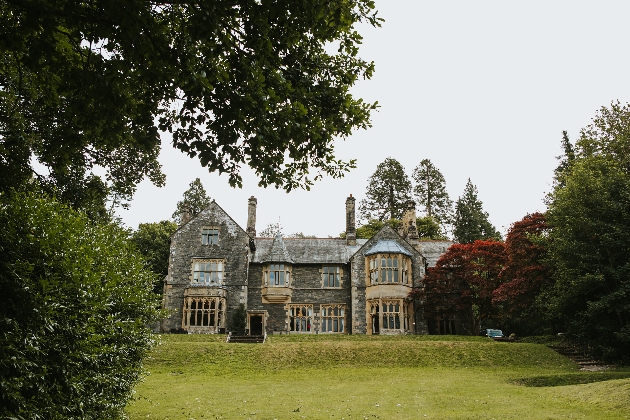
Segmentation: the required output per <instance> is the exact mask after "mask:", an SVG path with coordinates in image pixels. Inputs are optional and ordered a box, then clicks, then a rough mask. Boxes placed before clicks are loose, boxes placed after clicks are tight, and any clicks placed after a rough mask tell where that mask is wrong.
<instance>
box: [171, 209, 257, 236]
mask: <svg viewBox="0 0 630 420" xmlns="http://www.w3.org/2000/svg"><path fill="white" fill-rule="evenodd" d="M217 210H218V211H219V212H220V213H222V214H223V215H224V216H225V217H226V218H227V219H229V220H230V221H232V223H234V225H235V226H236V227H237V228H238V229H240V230H241V231H242V232H243V233H245V234H246V235H247V232H246V231H245V229H243V228H242V227H241V225H239V224H238V223H236V221H235V220H234V219H233V218H232V216H230V215H229V214H228V213H227V212H226V211H225V210H223V208H222V207H221V206H220V205H219V203H217V202H216V200H214V199H212V201H211V202H210V204H208V206H207V207H206V208H204V209H203V210H201V211H200V212H199V214H197V215H196V216H194V217H191V218H190V220H188V221H187V222H186V223H184V224H182V225H180V226H178V227H177V229H176V230H175V232H173V234H172V235H171V238H173V237H174V236H175V234H177V233H178V232H180V231H181V230H185V229H184V228H185V227H186V226H187V225H188V224H190V223H191V222H192V221H194V220H196V219H199V218H204V217H206V216H207V212H211V213H212V212H213V211H217Z"/></svg>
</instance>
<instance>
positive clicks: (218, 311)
mask: <svg viewBox="0 0 630 420" xmlns="http://www.w3.org/2000/svg"><path fill="white" fill-rule="evenodd" d="M256 206H257V200H256V198H254V197H251V198H250V199H249V203H248V216H247V227H246V229H243V228H241V227H240V226H239V225H238V224H237V223H236V222H235V221H234V220H233V219H232V218H231V217H230V216H229V215H228V214H227V213H226V212H225V211H224V210H223V209H222V208H221V207H220V206H219V205H218V204H217V203H216V202H215V201H212V203H211V204H210V206H208V208H206V209H205V210H204V211H202V212H201V213H200V214H199V215H197V216H196V217H194V218H189V217H184V218H183V219H184V220H183V223H182V225H181V226H180V227H179V229H178V230H177V231H176V232H175V233H174V234H173V236H172V238H171V251H170V259H169V269H168V275H167V276H166V278H165V280H164V297H163V306H164V307H165V308H166V309H169V310H170V311H171V315H170V316H169V317H168V318H167V319H165V320H164V321H162V323H161V325H160V330H161V331H162V332H175V331H180V332H181V331H182V330H184V331H186V332H188V333H204V334H205V333H210V334H212V333H223V332H225V331H229V330H230V327H231V319H232V318H231V317H232V316H233V314H234V312H235V311H236V310H237V308H238V307H239V305H240V304H243V305H244V307H245V308H246V310H247V324H246V333H248V334H251V335H262V334H264V333H267V334H284V333H304V334H427V333H429V332H431V333H435V332H438V333H439V332H441V331H442V330H443V327H444V322H445V321H444V320H426V319H424V317H423V314H422V308H421V307H418V306H419V305H418V304H417V303H416V304H415V305H416V306H414V302H413V301H411V300H409V299H408V298H407V295H408V293H409V291H410V290H411V288H412V287H421V286H422V283H423V279H424V275H425V271H426V269H427V268H428V267H431V266H433V265H435V262H436V261H437V259H438V258H439V257H440V255H441V254H443V253H444V252H445V251H446V249H447V248H448V247H449V246H450V245H451V244H452V242H449V241H419V240H418V233H417V229H416V211H415V205H414V204H413V203H409V205H408V208H407V209H406V212H405V215H404V217H403V220H402V222H403V223H402V225H401V227H400V228H399V229H398V231H396V230H394V229H392V228H390V227H389V226H387V225H386V226H384V227H383V228H382V229H381V230H380V231H379V232H378V233H376V235H374V236H373V237H372V238H371V239H357V238H356V229H355V199H354V198H353V197H352V195H350V197H348V198H347V200H346V208H345V218H346V231H345V233H346V237H345V238H317V239H314V238H283V237H282V236H281V235H277V236H276V237H275V238H260V237H256ZM446 322H448V323H449V325H450V322H451V321H446ZM440 323H441V324H440ZM442 332H444V331H442Z"/></svg>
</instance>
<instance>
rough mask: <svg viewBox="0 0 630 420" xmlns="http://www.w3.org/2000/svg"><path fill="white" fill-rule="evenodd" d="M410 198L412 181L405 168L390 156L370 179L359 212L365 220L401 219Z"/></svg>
mask: <svg viewBox="0 0 630 420" xmlns="http://www.w3.org/2000/svg"><path fill="white" fill-rule="evenodd" d="M410 200H411V182H410V181H409V177H407V174H405V169H404V168H403V166H402V165H401V164H400V162H398V161H397V160H396V159H392V158H391V157H388V158H387V159H385V160H384V161H383V162H381V163H379V164H378V166H377V167H376V171H375V172H374V173H373V174H372V176H371V177H370V178H369V179H368V186H367V189H366V191H365V198H364V199H363V200H361V203H360V204H359V213H360V215H361V218H362V219H364V220H370V219H376V220H380V221H381V222H382V221H385V220H387V219H399V220H400V219H401V218H402V215H403V212H404V211H405V208H406V206H407V202H409V201H410Z"/></svg>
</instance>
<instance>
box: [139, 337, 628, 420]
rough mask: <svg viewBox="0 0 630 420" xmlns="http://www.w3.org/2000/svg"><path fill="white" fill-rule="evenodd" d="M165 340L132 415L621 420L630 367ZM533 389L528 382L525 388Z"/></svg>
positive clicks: (355, 342) (492, 345)
mask: <svg viewBox="0 0 630 420" xmlns="http://www.w3.org/2000/svg"><path fill="white" fill-rule="evenodd" d="M224 339H225V337H224V336H205V335H165V336H162V338H161V340H162V344H161V345H160V346H159V347H158V348H157V349H156V350H155V351H154V354H153V358H152V360H150V361H149V362H148V363H147V366H146V367H147V370H148V371H149V372H150V373H149V374H148V376H147V378H146V380H145V382H144V383H142V384H140V385H139V386H138V387H137V394H136V397H137V398H136V399H135V401H134V402H133V403H132V404H130V406H129V407H128V410H127V412H128V415H129V417H130V418H131V419H147V418H148V419H196V420H199V419H208V418H210V419H214V418H223V419H248V418H251V419H302V418H307V419H341V418H345V419H366V418H369V419H374V418H381V419H416V418H419V419H426V418H432V419H491V418H495V419H508V418H512V419H561V418H583V419H623V418H630V379H628V377H629V376H630V372H627V371H614V372H603V373H597V372H579V371H578V370H577V367H576V365H575V364H574V363H572V362H571V361H569V360H568V359H566V358H564V357H562V356H560V355H558V354H557V353H555V352H553V351H551V350H549V349H548V348H546V347H545V346H543V345H539V344H530V343H497V342H494V341H491V340H488V339H486V338H481V337H444V336H405V337H384V336H383V337H368V336H306V335H290V336H272V337H270V339H269V340H268V341H267V342H266V343H265V344H258V345H247V344H226V343H224ZM525 385H527V386H525Z"/></svg>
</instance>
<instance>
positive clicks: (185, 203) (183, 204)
mask: <svg viewBox="0 0 630 420" xmlns="http://www.w3.org/2000/svg"><path fill="white" fill-rule="evenodd" d="M209 205H210V197H208V193H206V190H205V188H203V184H202V183H201V180H200V179H199V178H196V179H195V180H194V181H193V182H191V183H190V188H188V189H187V190H186V191H184V198H183V199H182V200H181V201H178V202H177V210H175V213H173V216H172V217H173V220H175V222H177V223H178V224H181V223H182V215H183V214H184V213H186V212H187V213H188V215H189V216H190V217H195V216H196V215H198V214H199V213H201V211H202V210H203V209H205V208H206V207H208V206H209Z"/></svg>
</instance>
